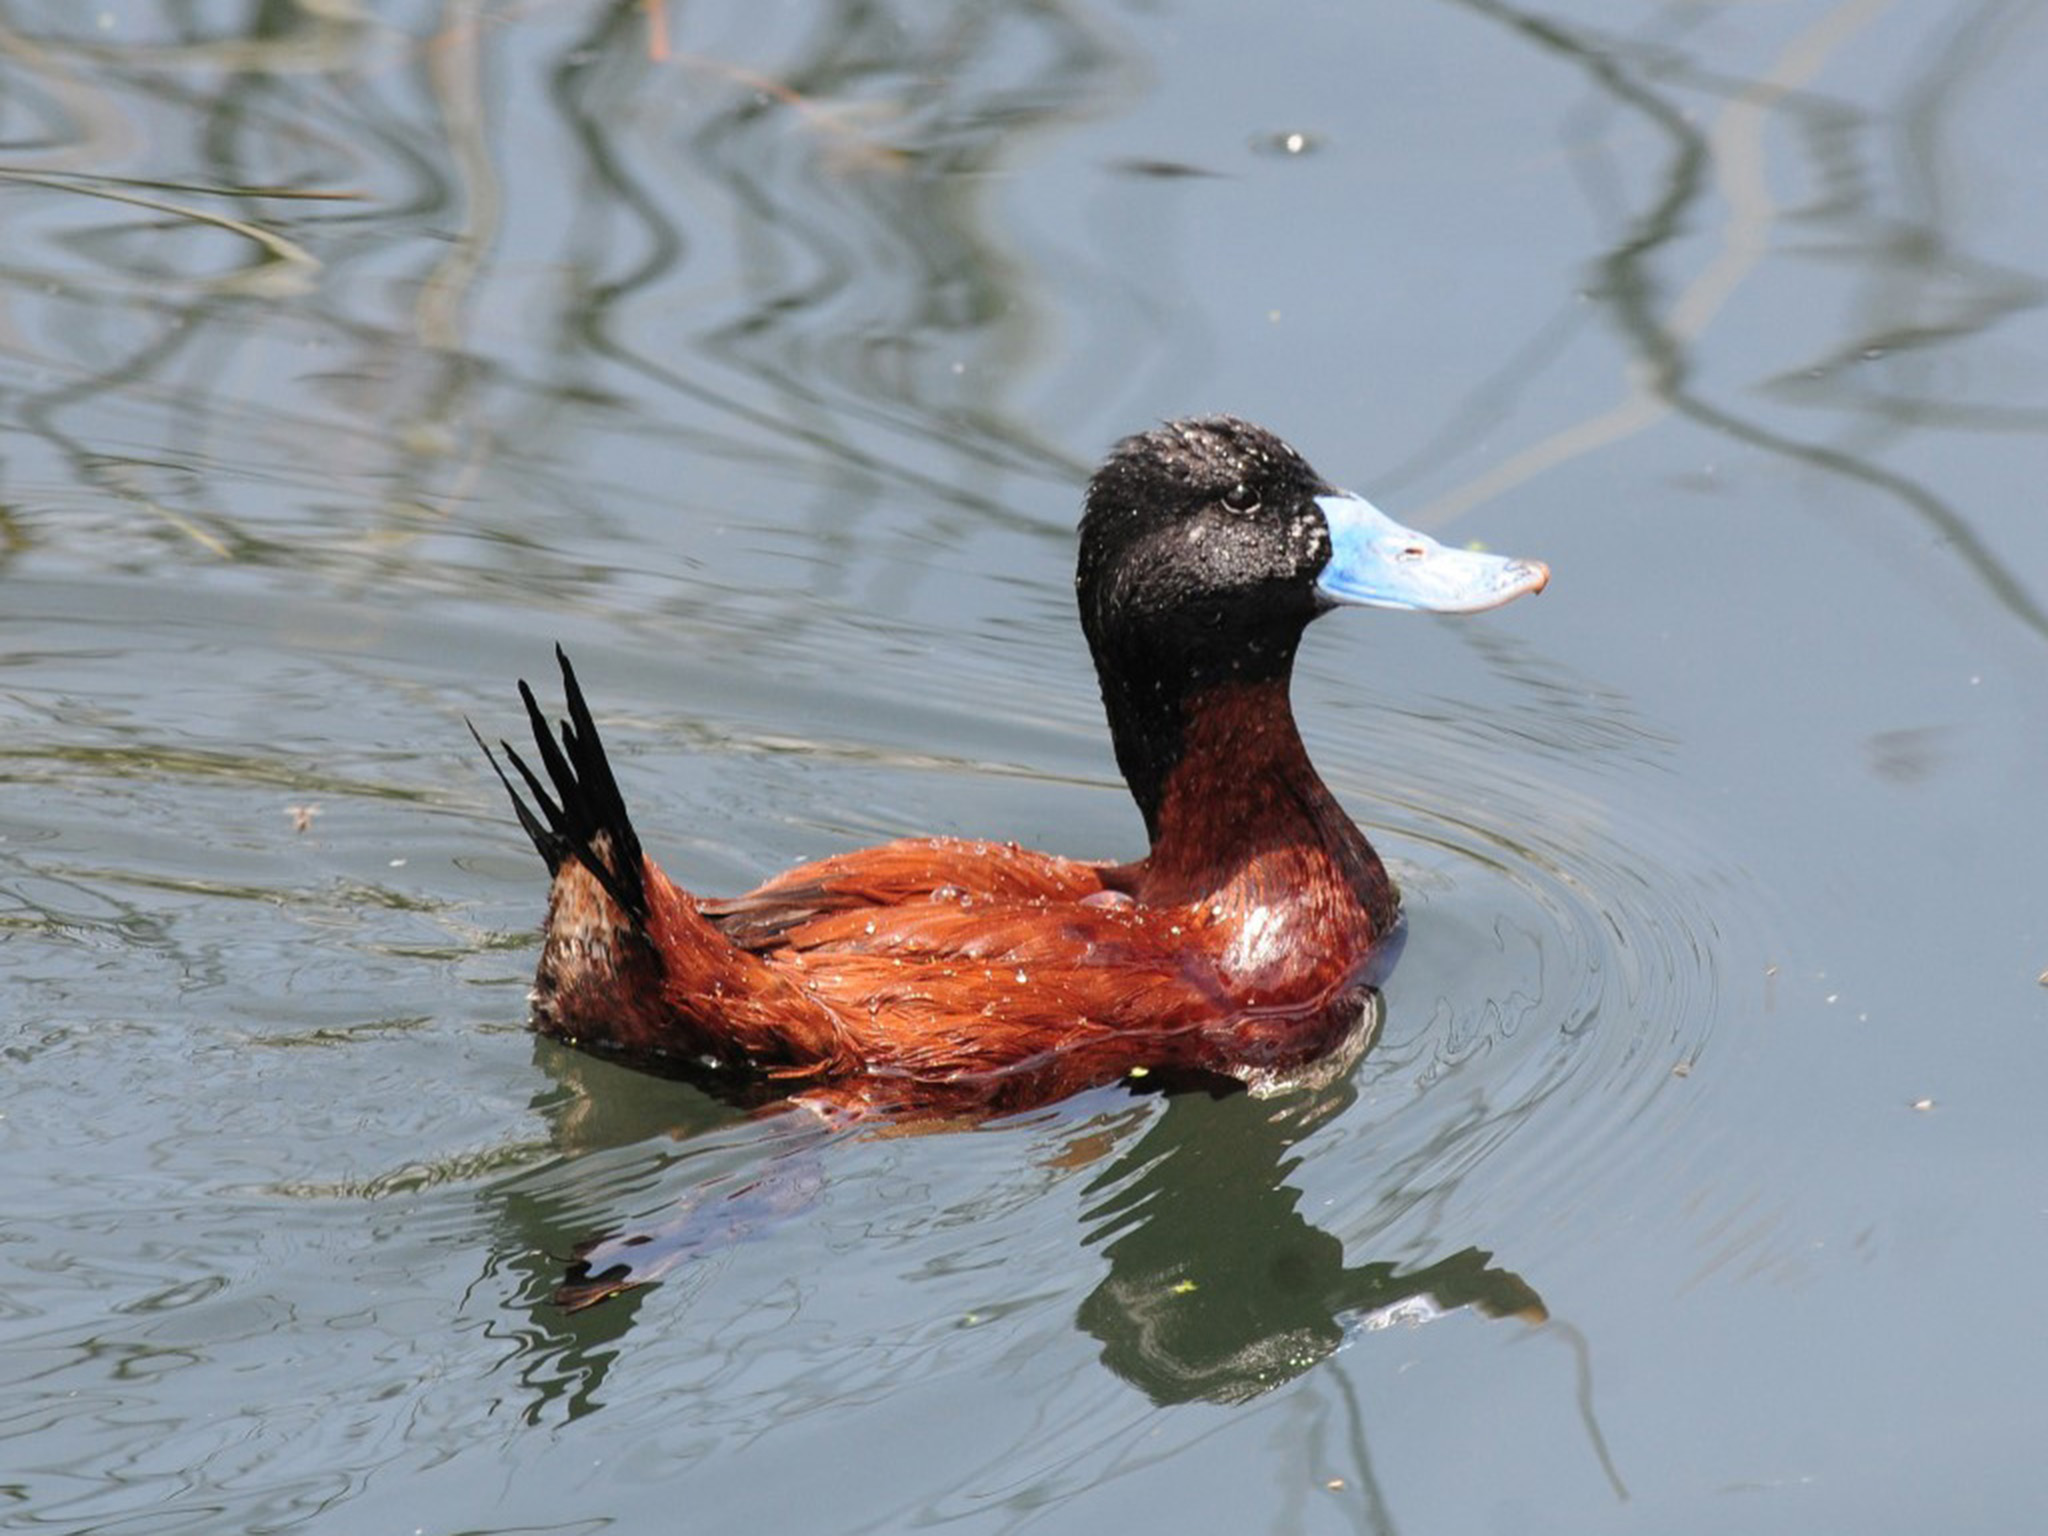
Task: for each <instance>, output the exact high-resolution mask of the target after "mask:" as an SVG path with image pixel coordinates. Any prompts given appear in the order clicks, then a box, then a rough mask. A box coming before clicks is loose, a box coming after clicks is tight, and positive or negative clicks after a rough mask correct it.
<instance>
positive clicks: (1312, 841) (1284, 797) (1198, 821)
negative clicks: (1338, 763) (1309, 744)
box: [1112, 675, 1399, 934]
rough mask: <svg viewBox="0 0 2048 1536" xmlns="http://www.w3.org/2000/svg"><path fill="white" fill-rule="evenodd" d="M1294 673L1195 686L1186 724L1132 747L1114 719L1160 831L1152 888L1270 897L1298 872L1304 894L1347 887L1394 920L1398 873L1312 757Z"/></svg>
mask: <svg viewBox="0 0 2048 1536" xmlns="http://www.w3.org/2000/svg"><path fill="white" fill-rule="evenodd" d="M1287 682H1288V680H1287V677H1286V676H1285V675H1282V676H1280V677H1268V678H1262V679H1258V680H1230V681H1224V682H1219V683H1215V684H1212V685H1210V686H1208V687H1205V688H1201V689H1199V690H1196V691H1193V692H1190V693H1188V694H1185V695H1183V696H1182V697H1181V698H1180V699H1179V701H1178V705H1177V708H1176V709H1175V711H1174V714H1175V716H1176V721H1175V726H1176V728H1175V729H1173V730H1172V731H1171V732H1170V733H1159V734H1157V735H1155V736H1153V737H1152V738H1151V739H1150V741H1149V743H1148V744H1147V745H1145V746H1142V747H1140V746H1138V744H1137V743H1132V746H1133V749H1134V750H1132V751H1131V752H1130V753H1129V754H1127V753H1126V751H1125V746H1126V742H1125V738H1124V734H1123V733H1122V732H1117V731H1116V727H1117V725H1118V724H1119V722H1116V721H1115V720H1112V731H1113V732H1115V733H1116V735H1117V746H1118V759H1119V762H1120V763H1123V765H1124V767H1125V770H1126V774H1127V776H1129V777H1130V779H1131V790H1132V793H1133V794H1134V795H1135V796H1136V797H1137V800H1138V805H1139V808H1140V809H1141V810H1142V811H1143V812H1144V815H1145V826H1146V830H1147V831H1148V832H1150V834H1151V836H1152V852H1151V855H1150V856H1149V857H1148V858H1147V859H1146V860H1145V863H1144V866H1143V870H1144V872H1143V876H1142V894H1143V896H1144V899H1145V900H1147V901H1148V902H1152V903H1156V904H1162V905H1163V904H1181V903H1198V902H1203V901H1213V900H1215V899H1218V898H1222V897H1227V895H1228V894H1229V893H1230V892H1231V891H1232V889H1233V888H1234V887H1237V886H1242V885H1251V886H1256V887H1257V888H1258V890H1259V893H1260V898H1261V899H1270V897H1271V896H1273V895H1274V894H1276V892H1275V891H1274V889H1273V888H1274V887H1275V886H1276V885H1278V884H1283V883H1285V882H1288V881H1299V882H1301V883H1302V887H1303V888H1302V890H1301V895H1302V897H1303V898H1304V899H1308V898H1309V897H1310V896H1311V894H1312V893H1313V894H1314V895H1316V896H1320V897H1330V896H1336V895H1338V893H1339V892H1341V893H1344V895H1345V896H1348V898H1349V899H1348V900H1342V899H1341V898H1340V901H1341V904H1342V905H1345V906H1349V907H1353V908H1354V909H1355V911H1356V913H1357V915H1358V916H1359V917H1360V918H1361V919H1362V920H1363V922H1364V924H1365V925H1366V927H1367V928H1368V929H1369V931H1370V934H1378V933H1381V932H1384V931H1385V930H1386V929H1387V928H1389V927H1391V926H1392V924H1393V923H1394V921H1395V919H1396V917H1397V916H1398V912H1399V897H1398V895H1397V893H1396V892H1395V889H1394V884H1393V881H1392V880H1391V879H1390V878H1389V877H1388V875H1387V872H1386V869H1385V867H1384V866H1383V865H1382V864H1381V863H1380V860H1379V856H1378V855H1377V854H1376V853H1374V852H1373V850H1372V845H1371V844H1370V843H1368V842H1367V841H1366V839H1365V834H1364V833H1362V832H1360V831H1359V830H1358V827H1357V825H1356V823H1354V822H1353V821H1352V820H1351V818H1350V817H1349V816H1347V815H1346V814H1345V813H1344V808H1343V807H1342V806H1341V805H1339V804H1338V803H1337V798H1336V796H1334V795H1333V794H1331V793H1330V791H1329V789H1328V788H1327V787H1326V786H1325V785H1324V783H1323V781H1322V778H1321V777H1320V776H1319V775H1318V774H1317V773H1316V770H1315V766H1314V764H1312V763H1311V762H1310V761H1309V759H1308V751H1307V749H1306V748H1305V747H1304V746H1303V745H1302V741H1301V732H1300V731H1299V730H1298V729H1297V728H1296V726H1295V723H1294V710H1293V708H1292V707H1291V705H1290V704H1289V702H1288V697H1287ZM1127 755H1128V756H1129V758H1130V759H1132V761H1129V762H1126V761H1125V759H1126V757H1127ZM1134 767H1135V769H1136V770H1137V771H1136V772H1133V771H1132V770H1133V768H1134Z"/></svg>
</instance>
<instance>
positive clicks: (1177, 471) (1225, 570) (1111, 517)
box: [1075, 416, 1549, 830]
mask: <svg viewBox="0 0 2048 1536" xmlns="http://www.w3.org/2000/svg"><path fill="white" fill-rule="evenodd" d="M1548 578H1549V572H1548V571H1546V570H1545V569H1544V568H1543V567H1542V566H1541V565H1539V564H1536V563H1534V562H1531V561H1510V560H1504V559H1501V558H1500V557H1498V556H1494V555H1483V554H1477V553H1474V552H1471V551H1467V550H1453V549H1446V548H1444V546H1442V545H1440V544H1438V543H1437V542H1436V541H1435V540H1434V539H1431V538H1429V537H1428V536H1427V535H1424V534H1419V533H1416V532H1414V531H1412V530H1410V529H1406V528H1403V527H1401V526H1400V525H1399V524H1397V523H1395V522H1394V521H1393V520H1392V519H1390V518H1388V517H1386V516H1385V515H1384V514H1383V513H1381V512H1379V511H1378V509H1376V508H1375V507H1373V506H1372V505H1371V504H1370V503H1369V502H1366V501H1364V500H1362V499H1360V498H1358V497H1356V496H1352V495H1349V494H1347V493H1346V492H1343V491H1340V490H1338V489H1337V488H1336V487H1334V486H1332V485H1331V484H1330V483H1329V482H1328V481H1326V480H1324V479H1323V477H1322V476H1321V475H1318V474H1317V473H1316V472H1315V470H1314V469H1312V468H1311V467H1310V466H1309V464H1308V461H1307V460H1305V459H1304V458H1302V456H1301V455H1300V454H1299V453H1297V452H1295V451H1294V449H1292V448H1290V447H1289V446H1288V445H1287V444H1286V443H1284V442H1282V441H1281V440H1280V439H1279V438H1277V437H1275V436H1274V435H1273V434H1272V433H1271V432H1268V431H1267V430H1266V429H1265V428H1264V427H1258V426H1254V425H1252V424H1251V423H1250V422H1247V421H1239V420H1238V419H1236V418H1235V417H1231V416H1207V417H1201V418H1198V419H1193V420H1187V421H1171V422H1167V423H1166V424H1165V425H1163V426H1160V427H1157V428H1154V429H1153V430H1152V431H1150V432H1143V433H1140V434H1138V435H1137V436H1135V437H1128V438H1125V439H1124V440H1123V441H1122V442H1121V443H1118V444H1117V445H1116V447H1115V448H1114V449H1113V450H1112V451H1111V453H1110V455H1109V458H1108V459H1107V460H1106V461H1105V462H1104V464H1103V466H1102V468H1101V469H1099V470H1097V471H1096V474H1095V478H1094V479H1093V480H1092V481H1091V482H1090V483H1089V486H1088V504H1087V511H1086V513H1085V515H1084V516H1083V517H1082V520H1081V556H1080V565H1079V569H1078V571H1077V573H1076V576H1075V588H1076V591H1077V593H1078V596H1079V598H1080V605H1081V626H1082V628H1083V629H1084V630H1085V631H1086V632H1087V635H1088V646H1089V649H1090V650H1091V651H1092V652H1093V653H1094V656H1095V667H1096V671H1097V673H1098V674H1099V675H1100V677H1101V679H1102V696H1103V703H1104V704H1105V706H1106V707H1107V709H1108V711H1109V721H1110V730H1111V734H1112V736H1113V737H1114V738H1115V741H1116V750H1117V762H1118V765H1119V766H1120V767H1121V768H1122V769H1123V771H1124V776H1125V778H1126V779H1128V780H1129V781H1130V784H1131V789H1132V792H1133V793H1134V794H1135V795H1136V796H1137V798H1138V804H1139V806H1140V808H1141V809H1142V810H1143V811H1144V812H1145V819H1146V822H1147V824H1148V826H1150V825H1151V824H1152V823H1153V821H1154V818H1155V816H1156V813H1157V809H1158V795H1159V792H1160V790H1161V787H1162V786H1163V783H1164V779H1165V774H1166V772H1167V771H1168V770H1170V768H1171V767H1172V765H1173V762H1174V760H1175V759H1176V758H1177V756H1178V753H1179V749H1180V737H1181V733H1182V730H1183V728H1184V725H1185V721H1186V712H1187V708H1188V706H1189V703H1190V701H1192V700H1194V699H1196V698H1198V697H1199V696H1201V695H1203V694H1204V693H1207V692H1208V691H1210V690H1212V689H1214V688H1216V687H1219V686H1221V685H1223V684H1227V683H1260V682H1276V683H1280V684H1282V685H1284V684H1285V682H1286V679H1287V677H1288V675H1289V674H1290V672H1291V671H1292V669H1293V665H1294V655H1295V652H1296V650H1297V649H1298V648H1299V646H1300V644H1301V634H1302V631H1303V630H1304V629H1305V628H1307V626H1308V623H1309V621H1310V620H1311V619H1314V618H1315V617H1316V616H1317V615H1318V614H1321V613H1325V612H1327V611H1328V610H1330V609H1331V608H1333V607H1336V606H1338V605H1340V604H1364V605H1368V606H1375V607H1389V608H1419V609H1427V610H1432V611H1438V612H1464V611H1469V610H1472V609H1477V608H1490V607H1494V606H1496V605H1497V604H1500V603H1504V602H1507V601H1509V600H1510V599H1511V598H1514V597H1518V596H1520V595H1521V594H1522V593H1524V592H1533V591H1540V590H1541V589H1542V586H1543V584H1544V582H1545V581H1546V580H1548ZM1155 830H1156V829H1155Z"/></svg>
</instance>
